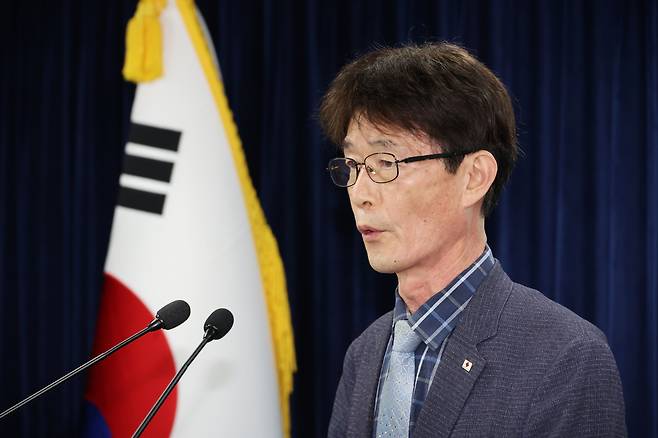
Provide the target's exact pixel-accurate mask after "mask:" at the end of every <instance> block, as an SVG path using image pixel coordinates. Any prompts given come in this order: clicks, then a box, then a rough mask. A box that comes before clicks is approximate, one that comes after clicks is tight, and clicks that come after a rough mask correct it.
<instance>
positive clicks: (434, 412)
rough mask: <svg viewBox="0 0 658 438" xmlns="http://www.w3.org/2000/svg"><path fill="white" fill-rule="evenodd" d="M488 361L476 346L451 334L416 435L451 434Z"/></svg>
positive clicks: (415, 437)
mask: <svg viewBox="0 0 658 438" xmlns="http://www.w3.org/2000/svg"><path fill="white" fill-rule="evenodd" d="M466 361H468V362H466ZM469 364H470V366H469ZM485 365H486V360H485V359H484V358H483V357H482V356H480V355H479V353H478V351H477V348H475V346H473V345H471V344H469V343H467V342H464V341H463V340H461V339H459V338H457V337H455V336H451V338H450V339H449V340H448V341H447V344H446V348H445V349H444V350H443V356H442V357H441V363H440V364H439V367H438V368H437V370H436V375H435V376H434V381H433V382H432V386H431V387H430V391H429V392H428V394H427V398H426V399H425V403H424V404H423V409H421V411H420V414H419V415H418V420H417V422H416V428H415V429H414V434H413V436H414V438H421V437H427V438H429V437H432V438H435V437H437V438H438V437H447V436H449V435H450V432H451V431H452V428H453V427H454V425H455V422H456V421H457V418H458V417H459V414H460V413H461V411H462V409H463V407H464V404H465V403H466V399H467V398H468V396H469V394H470V393H471V390H472V389H473V385H475V382H476V381H477V379H478V377H479V376H480V373H481V372H482V370H483V369H484V367H485ZM467 369H468V370H467Z"/></svg>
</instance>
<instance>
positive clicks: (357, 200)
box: [344, 117, 468, 273]
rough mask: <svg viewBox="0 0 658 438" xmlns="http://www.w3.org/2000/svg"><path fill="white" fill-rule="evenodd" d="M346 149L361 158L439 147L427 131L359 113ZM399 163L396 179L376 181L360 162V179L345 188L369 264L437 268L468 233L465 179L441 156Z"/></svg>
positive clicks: (402, 155) (402, 154)
mask: <svg viewBox="0 0 658 438" xmlns="http://www.w3.org/2000/svg"><path fill="white" fill-rule="evenodd" d="M344 152H345V156H346V157H349V158H353V159H354V160H356V161H357V162H359V163H361V162H363V160H364V158H365V157H367V156H368V155H370V154H372V153H375V152H389V153H392V154H394V155H395V157H396V158H397V159H398V160H400V159H403V158H407V157H410V156H415V155H427V154H432V153H437V147H436V145H434V146H433V145H432V142H431V140H430V139H429V138H428V137H427V136H421V135H415V134H412V133H410V132H408V131H403V130H400V129H395V128H388V127H385V128H383V129H380V128H378V127H376V126H374V125H373V124H371V123H370V122H368V121H367V120H366V119H365V118H364V117H359V118H354V119H352V122H351V123H350V125H349V128H348V132H347V135H346V137H345V149H344ZM399 168H400V174H399V176H398V177H397V179H395V180H393V181H391V182H388V183H385V184H378V183H375V182H373V181H372V180H371V179H370V178H369V177H368V175H366V170H365V169H364V167H363V166H362V167H361V168H360V172H359V177H358V179H357V182H356V184H354V185H353V186H351V187H348V189H347V192H348V194H349V198H350V204H351V206H352V211H353V212H354V219H355V221H356V225H357V227H358V228H359V231H360V232H361V235H362V238H363V241H364V244H365V247H366V250H367V252H368V259H369V261H370V265H371V266H372V268H373V269H374V270H376V271H378V272H383V273H394V272H395V273H401V272H403V271H406V270H408V269H412V268H429V269H432V268H435V267H436V265H437V264H439V263H441V260H442V259H443V257H444V256H445V255H446V253H447V252H448V251H449V250H450V248H452V247H453V246H454V245H455V243H456V242H458V241H459V240H460V239H461V238H462V237H463V236H464V235H465V233H466V229H467V222H468V219H467V217H468V216H467V215H466V212H465V210H464V208H462V206H461V205H462V202H461V201H462V193H463V191H464V189H465V183H464V181H465V180H464V178H463V175H462V174H461V172H460V171H459V170H458V171H457V173H456V174H451V173H449V172H448V171H447V170H446V168H445V165H444V163H442V160H427V161H420V162H414V163H400V164H399Z"/></svg>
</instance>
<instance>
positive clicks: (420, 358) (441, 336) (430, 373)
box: [373, 245, 494, 436]
mask: <svg viewBox="0 0 658 438" xmlns="http://www.w3.org/2000/svg"><path fill="white" fill-rule="evenodd" d="M493 266H494V258H493V255H492V253H491V249H490V248H489V246H488V245H487V246H486V247H485V249H484V252H483V253H482V255H480V257H478V259H477V260H476V261H475V262H474V263H473V264H472V265H471V266H469V267H468V268H466V270H464V271H463V272H462V273H461V274H459V275H458V276H457V277H456V278H455V279H454V280H453V281H452V282H451V283H450V284H449V285H448V286H446V288H445V289H443V290H442V291H440V292H439V293H436V294H434V295H433V296H432V298H430V299H429V300H427V302H425V304H423V305H422V306H420V307H419V308H418V310H416V312H414V314H413V315H409V313H408V312H407V306H406V305H405V304H404V301H402V298H400V295H399V294H398V292H397V290H396V291H395V308H394V309H393V323H392V326H393V327H395V323H396V322H398V321H399V320H401V319H408V320H409V324H410V325H411V329H412V330H414V331H415V332H416V334H417V335H418V336H419V337H420V338H421V339H422V341H423V342H421V343H420V344H419V345H418V348H417V349H416V352H415V356H416V367H415V372H416V378H415V380H414V391H413V398H412V401H411V415H410V417H409V433H410V434H411V432H412V431H413V429H414V426H415V424H416V419H417V418H418V413H419V412H420V409H421V408H422V407H423V403H424V402H425V397H426V396H427V392H428V391H429V388H430V386H431V385H432V381H433V380H434V374H435V373H436V370H437V368H438V366H439V363H440V362H441V356H442V354H443V348H444V347H445V344H446V340H447V339H448V337H449V336H450V333H452V330H453V329H454V328H455V327H456V326H457V324H458V323H459V318H460V316H461V313H462V312H463V310H464V309H465V308H466V306H467V305H468V303H469V302H470V301H471V298H473V295H474V294H475V291H476V289H477V288H478V286H480V283H482V280H484V279H485V277H486V276H487V275H488V274H489V272H490V271H491V268H493ZM392 345H393V330H391V337H390V338H389V339H388V346H387V347H386V353H385V354H384V362H383V364H382V371H381V373H380V375H379V383H378V386H377V398H376V399H375V427H373V436H375V435H376V431H377V427H376V424H377V415H378V410H379V392H380V389H381V387H382V385H383V384H384V381H385V380H386V377H387V376H388V368H389V359H390V354H391V346H392Z"/></svg>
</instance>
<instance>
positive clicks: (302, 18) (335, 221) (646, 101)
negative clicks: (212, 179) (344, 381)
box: [0, 0, 658, 437]
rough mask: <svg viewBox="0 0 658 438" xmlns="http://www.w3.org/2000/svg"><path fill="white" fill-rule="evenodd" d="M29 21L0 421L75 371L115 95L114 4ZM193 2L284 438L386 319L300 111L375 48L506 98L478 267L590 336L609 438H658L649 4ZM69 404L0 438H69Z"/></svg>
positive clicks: (1, 278) (75, 423) (120, 92)
mask: <svg viewBox="0 0 658 438" xmlns="http://www.w3.org/2000/svg"><path fill="white" fill-rule="evenodd" d="M38 3H39V2H22V3H21V2H11V3H10V4H8V5H5V6H3V8H4V11H3V14H1V15H0V41H2V44H1V45H0V357H1V358H2V360H0V385H1V386H0V387H1V388H2V390H1V391H0V409H2V408H4V407H6V406H9V405H11V404H13V403H14V402H15V401H17V400H19V399H20V398H22V397H24V396H25V395H27V394H28V393H30V392H32V391H34V390H36V389H38V388H39V387H41V386H43V385H44V384H46V383H47V382H49V381H50V380H53V379H54V378H56V377H58V376H59V375H61V374H63V373H65V372H66V371H68V370H69V369H71V368H73V367H74V366H76V365H78V364H79V363H81V362H82V361H84V360H85V358H86V357H87V355H88V354H89V351H90V345H91V340H92V337H93V327H94V323H95V316H96V308H97V304H98V292H99V285H100V281H101V272H102V266H103V262H104V256H105V251H106V249H107V239H108V236H109V231H110V226H111V220H112V211H113V208H114V201H115V197H116V189H117V182H118V175H119V169H120V159H121V155H122V149H123V141H124V140H125V137H126V124H127V121H128V116H129V112H130V104H131V100H132V93H133V88H132V86H130V85H128V84H125V83H124V82H123V81H122V79H121V76H120V70H121V66H122V56H123V40H124V39H123V32H124V29H125V24H126V22H127V20H128V18H129V17H130V16H131V15H132V13H133V11H134V8H135V1H134V0H123V1H120V2H119V1H117V2H88V1H83V0H62V1H60V2H56V3H57V4H56V5H55V4H54V3H55V2H43V4H38ZM198 4H199V7H200V9H201V11H202V12H203V14H204V16H205V18H206V21H207V22H208V27H209V30H210V32H211V34H212V37H213V40H214V43H215V45H216V48H217V52H218V56H219V60H220V63H221V65H222V70H223V75H224V79H225V83H226V88H227V92H228V95H229V99H230V103H231V106H232V108H233V111H234V115H235V117H236V120H237V123H238V126H239V130H240V135H241V137H242V139H243V142H244V147H245V151H246V154H247V158H248V162H249V166H250V170H251V173H252V177H253V180H254V183H255V185H256V188H257V190H258V193H259V195H260V197H261V200H262V203H263V207H264V209H265V212H266V214H267V217H268V219H269V221H270V224H271V226H272V228H273V230H274V232H275V234H276V236H277V237H278V240H279V245H280V248H281V253H282V256H283V258H284V262H285V266H286V273H287V278H288V285H289V296H290V303H291V306H292V312H293V319H294V321H293V322H294V326H295V330H296V333H297V336H296V346H297V352H298V361H299V368H300V370H299V372H298V374H297V377H296V389H295V393H294V396H293V429H294V433H295V436H296V437H309V436H323V435H324V434H325V431H326V425H327V422H328V417H329V414H330V409H331V402H332V398H333V392H334V390H335V387H336V384H337V381H338V377H339V373H340V369H341V363H342V358H343V354H344V352H345V350H346V348H347V346H348V344H349V342H350V341H351V340H352V339H353V338H354V337H355V336H356V335H358V333H360V331H361V330H363V329H364V328H365V327H366V326H367V325H368V324H369V323H370V322H371V321H372V320H373V319H374V318H375V317H376V316H377V315H379V314H381V313H383V312H384V311H386V310H387V309H389V308H390V307H391V305H392V302H393V299H392V292H393V287H394V278H392V277H390V276H382V275H378V274H376V273H374V272H372V271H371V270H370V269H369V267H368V265H367V259H366V257H365V252H364V250H363V248H362V244H361V242H360V238H359V237H358V235H357V233H356V232H355V230H354V226H353V223H352V219H351V213H350V210H349V206H348V204H347V200H346V196H345V194H344V192H342V191H340V190H337V189H335V188H334V187H333V186H332V185H331V183H330V182H329V181H328V178H327V176H326V174H325V172H324V167H325V164H326V161H327V160H328V158H329V157H331V156H332V155H334V153H335V150H334V149H333V148H332V147H331V146H330V145H328V144H326V143H325V142H324V141H323V139H322V137H321V135H320V133H319V130H318V126H317V123H316V122H315V120H314V114H315V112H316V109H317V104H318V100H319V97H320V96H321V95H322V92H323V91H324V90H325V88H326V86H327V84H328V82H329V81H330V80H331V78H332V77H333V76H334V75H335V73H336V71H337V69H338V68H339V67H340V66H341V65H342V64H344V63H345V62H346V61H348V60H350V59H351V58H352V57H353V56H354V55H355V54H357V53H361V52H363V51H365V50H367V49H368V48H371V47H373V46H374V45H375V44H397V43H399V42H403V41H417V42H418V41H426V40H436V39H447V40H450V41H454V42H459V43H461V44H463V45H465V46H466V47H467V48H470V49H472V50H473V51H474V52H475V53H476V54H477V55H478V56H479V57H480V58H481V59H482V60H483V61H484V62H485V63H487V64H488V65H489V66H490V67H492V68H493V70H494V71H495V72H497V73H498V74H499V75H500V77H501V78H502V80H503V82H504V83H505V84H506V85H507V86H508V88H509V90H510V93H511V94H512V96H513V98H514V101H515V106H516V110H517V117H518V124H519V133H520V135H519V141H520V144H521V147H522V149H523V150H524V152H525V155H524V157H523V158H522V159H521V160H520V162H519V163H518V167H517V169H516V171H515V173H514V174H513V176H512V180H511V183H510V185H509V187H508V189H507V190H506V192H505V194H504V197H503V200H502V202H501V205H500V206H499V207H498V209H497V211H496V212H495V214H494V216H493V217H492V218H491V219H490V220H489V223H488V227H487V228H488V234H489V239H490V243H491V245H492V247H493V249H494V252H495V254H496V256H497V257H498V258H499V259H500V260H501V261H502V263H503V266H504V267H505V268H506V269H507V270H508V272H509V273H510V275H511V277H512V278H513V279H515V280H517V281H519V282H522V283H525V284H528V285H530V286H533V287H536V288H538V289H540V290H542V291H543V292H544V293H545V294H546V295H548V296H549V297H551V298H553V299H555V300H557V301H559V302H561V303H563V304H564V305H566V306H568V307H569V308H571V309H572V310H574V311H575V312H577V313H578V314H580V315H581V316H583V317H585V318H587V319H589V320H590V321H593V322H594V323H596V324H597V325H598V326H599V327H600V328H601V329H603V331H604V332H605V333H606V334H607V336H608V339H609V341H610V344H611V347H612V349H613V352H614V353H615V356H616V358H617V362H618V364H619V368H620V371H621V375H622V380H623V384H624V393H625V398H626V406H627V421H628V427H629V432H630V436H637V437H658V403H657V393H658V383H657V378H658V358H657V348H656V345H657V341H658V336H657V330H658V315H657V314H658V170H657V169H658V166H657V165H658V7H657V6H656V2H655V1H652V0H646V1H640V0H637V1H624V2H621V1H616V2H606V1H568V0H565V1H548V0H546V1H537V2H527V1H522V0H518V1H511V0H510V1H436V2H421V1H411V2H409V1H405V0H399V1H386V2H381V1H376V0H370V1H346V0H342V1H338V2H336V1H328V0H315V1H313V0H306V1H301V0H297V1H288V2H275V1H274V0H269V1H261V2H252V1H241V2H233V1H221V2H217V1H210V0H203V1H199V2H198ZM219 225H220V224H218V226H219ZM83 389H84V379H77V380H74V381H73V382H70V383H69V384H67V385H66V386H65V387H63V388H60V389H58V390H57V391H55V392H53V393H52V394H50V395H48V396H46V397H44V398H43V399H42V400H40V401H38V402H35V403H33V404H32V405H30V406H29V407H27V408H24V409H23V410H22V411H21V412H20V413H18V414H16V415H14V416H12V417H10V418H8V419H6V420H3V421H0V433H1V434H2V436H18V435H20V436H62V437H64V436H67V437H68V436H76V435H77V433H78V430H79V425H80V420H81V415H82V410H81V407H82V403H81V394H82V391H83Z"/></svg>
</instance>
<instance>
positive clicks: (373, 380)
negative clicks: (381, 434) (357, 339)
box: [347, 312, 393, 438]
mask: <svg viewBox="0 0 658 438" xmlns="http://www.w3.org/2000/svg"><path fill="white" fill-rule="evenodd" d="M387 316H388V317H385V318H383V319H384V322H385V326H384V327H382V329H381V330H379V331H378V335H377V337H376V338H375V339H374V340H373V342H372V343H371V344H370V346H369V348H365V349H364V352H363V356H364V357H363V358H360V359H359V360H360V361H362V362H361V364H362V366H360V367H359V369H358V370H357V371H356V385H355V386H356V388H355V392H354V396H353V397H354V401H353V403H352V407H353V409H352V412H351V414H350V421H349V426H348V433H347V436H348V437H352V438H372V431H373V422H374V411H375V396H376V395H377V384H378V383H379V374H380V371H381V367H382V362H383V359H384V353H386V345H387V344H388V339H389V337H390V336H391V324H392V322H393V312H389V314H387ZM373 365H377V366H373ZM366 418H367V419H368V420H367V421H364V419H366Z"/></svg>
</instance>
